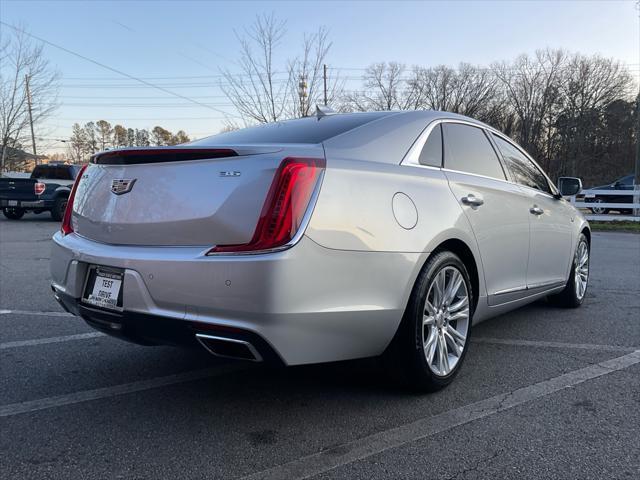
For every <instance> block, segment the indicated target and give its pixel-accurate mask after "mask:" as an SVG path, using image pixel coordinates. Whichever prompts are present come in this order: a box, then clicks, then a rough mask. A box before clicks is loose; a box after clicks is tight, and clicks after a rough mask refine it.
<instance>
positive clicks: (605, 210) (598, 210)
mask: <svg viewBox="0 0 640 480" xmlns="http://www.w3.org/2000/svg"><path fill="white" fill-rule="evenodd" d="M591 203H607V202H606V201H605V200H604V199H602V198H596V199H594V200H593V202H591ZM589 208H590V209H591V212H592V213H593V214H595V215H607V214H608V213H609V209H608V208H603V207H589Z"/></svg>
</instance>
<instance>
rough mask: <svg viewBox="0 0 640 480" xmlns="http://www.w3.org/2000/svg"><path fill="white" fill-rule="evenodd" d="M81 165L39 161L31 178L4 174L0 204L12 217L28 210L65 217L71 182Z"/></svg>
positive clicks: (0, 184)
mask: <svg viewBox="0 0 640 480" xmlns="http://www.w3.org/2000/svg"><path fill="white" fill-rule="evenodd" d="M80 168H81V167H80V166H78V165H65V164H44V165H37V166H36V167H35V168H34V169H33V172H32V173H31V176H30V177H29V178H14V177H10V178H5V177H2V178H0V208H2V213H4V216H5V217H7V218H8V219H10V220H19V219H21V218H22V217H23V215H24V214H25V212H28V211H32V212H34V213H42V212H51V217H52V218H53V219H54V220H57V221H60V220H62V216H63V215H64V211H65V209H66V207H67V199H68V198H69V193H70V192H71V186H72V185H73V181H74V180H75V178H76V175H77V174H78V172H79V171H80Z"/></svg>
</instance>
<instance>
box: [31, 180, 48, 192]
mask: <svg viewBox="0 0 640 480" xmlns="http://www.w3.org/2000/svg"><path fill="white" fill-rule="evenodd" d="M46 188H47V186H46V185H45V184H44V183H42V182H36V183H34V184H33V190H34V191H35V192H36V195H42V194H43V193H44V191H45V189H46Z"/></svg>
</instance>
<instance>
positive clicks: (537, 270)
mask: <svg viewBox="0 0 640 480" xmlns="http://www.w3.org/2000/svg"><path fill="white" fill-rule="evenodd" d="M560 188H561V189H562V190H563V191H562V192H560V191H558V189H557V188H556V187H555V186H554V184H553V183H552V182H551V181H550V180H549V178H548V177H547V176H546V175H545V173H544V172H543V171H542V170H541V169H540V167H539V166H538V165H537V164H536V163H535V161H534V160H533V159H532V158H531V157H530V156H529V155H528V154H527V153H526V152H525V151H524V150H523V149H521V148H520V147H519V146H518V145H516V144H515V143H514V142H513V141H512V140H510V139H509V138H507V137H506V136H505V135H503V134H502V133H500V132H499V131H496V130H495V129H493V128H491V127H489V126H487V125H485V124H482V123H480V122H477V121H475V120H472V119H470V118H466V117H462V116H459V115H453V114H448V113H443V112H435V111H414V112H370V113H354V114H341V115H338V114H331V113H329V112H326V111H319V112H318V115H316V116H314V117H309V118H303V119H298V120H292V121H287V122H281V123H274V124H267V125H263V126H258V127H252V128H247V129H243V130H238V131H233V132H228V133H223V134H219V135H215V136H212V137H209V138H205V139H203V140H199V141H196V142H192V143H190V144H186V145H182V146H178V147H166V148H144V149H136V148H129V149H122V150H112V151H106V152H102V153H98V154H96V155H95V156H93V157H92V159H91V162H90V163H89V165H88V166H87V167H85V168H84V170H83V171H82V173H81V174H80V175H79V176H78V179H77V180H76V183H75V185H74V187H73V190H72V192H71V194H70V198H69V202H68V207H67V211H66V213H65V217H64V219H63V223H62V228H61V231H60V232H58V233H57V234H56V235H55V236H54V239H53V254H52V260H51V270H52V277H53V284H52V289H53V291H54V294H55V296H56V298H57V299H58V300H59V302H60V303H61V304H62V305H63V307H64V308H65V309H66V310H67V311H69V312H72V313H74V314H76V315H78V316H81V317H82V318H83V319H84V320H85V321H86V322H88V323H89V324H90V325H91V326H93V327H95V328H97V329H99V330H101V331H104V332H106V333H109V334H111V335H115V336H119V337H121V338H123V339H127V340H130V341H133V342H137V343H140V344H147V345H152V344H178V345H196V346H199V345H201V346H202V347H204V348H206V349H207V350H208V351H210V352H211V353H213V354H215V355H219V356H223V357H231V358H236V359H243V360H248V361H269V362H276V363H281V364H285V365H300V364H308V363H317V362H329V361H337V360H347V359H353V358H360V357H372V356H381V357H382V358H383V359H384V360H385V363H386V364H387V365H388V366H390V367H391V370H392V371H393V372H395V374H396V375H397V376H398V378H400V379H402V380H403V381H404V382H406V383H408V384H409V385H411V386H413V387H415V388H418V389H421V390H435V389H438V388H441V387H443V386H445V385H447V384H448V383H449V382H451V380H452V379H453V378H454V376H455V375H456V374H457V372H458V371H459V370H460V368H461V365H462V363H463V360H464V357H465V354H466V353H467V351H468V349H469V339H470V337H471V334H472V329H473V325H475V324H477V323H478V322H480V321H482V320H485V319H487V318H489V317H492V316H495V315H498V314H501V313H504V312H507V311H509V310H512V309H514V308H517V307H520V306H522V305H525V304H527V303H530V302H532V301H534V300H537V299H539V298H543V297H548V298H549V300H550V301H552V302H553V303H555V304H558V305H560V306H565V307H577V306H579V305H580V304H581V303H582V302H583V300H584V297H585V292H586V289H587V282H588V279H589V246H590V241H591V233H590V229H589V225H588V223H587V222H586V220H585V219H584V218H583V216H582V215H581V214H580V212H578V211H577V210H576V209H575V208H573V207H572V206H571V205H570V204H569V203H568V202H567V201H565V200H564V199H563V194H565V195H571V194H574V193H575V192H576V191H577V190H578V189H579V188H580V182H579V180H578V179H572V178H565V179H562V182H561V183H560Z"/></svg>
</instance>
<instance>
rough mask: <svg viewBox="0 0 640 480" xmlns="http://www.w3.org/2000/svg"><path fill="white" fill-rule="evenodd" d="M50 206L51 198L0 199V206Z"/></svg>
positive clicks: (27, 207)
mask: <svg viewBox="0 0 640 480" xmlns="http://www.w3.org/2000/svg"><path fill="white" fill-rule="evenodd" d="M7 207H9V208H26V209H32V208H34V209H37V208H52V207H53V200H9V199H0V208H7Z"/></svg>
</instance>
